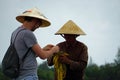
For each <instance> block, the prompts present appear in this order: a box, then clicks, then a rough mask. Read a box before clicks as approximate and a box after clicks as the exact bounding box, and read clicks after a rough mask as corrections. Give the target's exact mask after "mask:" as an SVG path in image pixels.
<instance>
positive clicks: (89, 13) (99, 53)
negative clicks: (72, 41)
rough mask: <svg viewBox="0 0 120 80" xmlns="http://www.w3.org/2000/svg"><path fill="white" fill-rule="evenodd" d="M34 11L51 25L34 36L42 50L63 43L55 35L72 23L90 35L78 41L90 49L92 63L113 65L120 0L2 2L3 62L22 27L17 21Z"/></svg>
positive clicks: (119, 25)
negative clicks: (14, 35) (26, 13)
mask: <svg viewBox="0 0 120 80" xmlns="http://www.w3.org/2000/svg"><path fill="white" fill-rule="evenodd" d="M34 7H36V8H38V9H40V11H41V12H42V13H43V14H44V15H45V16H46V17H47V18H48V19H49V20H50V22H51V25H50V26H49V27H46V28H39V29H37V30H36V31H35V32H34V34H35V36H36V38H37V40H38V43H39V44H40V46H41V47H44V46H45V45H47V44H54V45H56V44H57V43H59V42H62V41H64V39H63V38H62V37H61V36H60V35H54V33H56V32H57V31H58V30H59V29H60V28H61V27H62V26H63V25H64V24H65V23H66V22H67V21H68V20H72V21H73V22H75V23H76V24H77V25H78V26H79V27H80V28H81V29H82V30H83V31H84V32H85V33H86V34H87V35H85V36H82V35H81V36H79V37H78V38H77V40H78V41H81V42H83V43H85V44H86V45H87V47H88V54H89V60H90V57H91V58H92V61H93V63H96V64H98V65H104V64H105V63H112V62H114V59H115V58H116V55H117V51H118V48H119V47H120V36H119V34H120V31H119V30H120V0H0V26H1V27H0V28H1V29H0V62H1V61H2V58H3V56H4V54H5V52H6V50H7V48H8V46H9V44H10V37H11V33H12V32H13V31H14V30H15V29H16V28H17V27H19V26H20V25H22V24H21V23H19V22H17V21H16V19H15V17H16V16H18V15H19V14H21V13H22V12H24V11H25V10H28V9H31V8H34ZM37 61H38V63H42V62H43V61H45V60H41V59H39V58H37Z"/></svg>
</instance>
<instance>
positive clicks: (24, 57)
mask: <svg viewBox="0 0 120 80" xmlns="http://www.w3.org/2000/svg"><path fill="white" fill-rule="evenodd" d="M22 30H25V29H21V30H19V31H18V32H17V34H16V36H15V39H14V41H13V43H12V38H11V44H13V45H14V43H15V40H16V38H17V35H18V34H19V32H20V31H22ZM30 49H31V48H29V49H28V50H27V52H26V53H25V55H24V56H23V58H22V62H24V60H25V57H26V56H27V54H28V53H29V51H30Z"/></svg>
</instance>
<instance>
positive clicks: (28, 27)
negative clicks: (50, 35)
mask: <svg viewBox="0 0 120 80" xmlns="http://www.w3.org/2000/svg"><path fill="white" fill-rule="evenodd" d="M22 27H24V28H26V29H29V30H31V29H32V28H31V26H30V25H29V24H28V23H27V22H24V23H23V25H22Z"/></svg>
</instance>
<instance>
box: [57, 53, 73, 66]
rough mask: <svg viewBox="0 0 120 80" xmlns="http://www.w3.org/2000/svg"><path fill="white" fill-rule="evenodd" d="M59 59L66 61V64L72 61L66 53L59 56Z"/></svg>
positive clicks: (62, 61)
mask: <svg viewBox="0 0 120 80" xmlns="http://www.w3.org/2000/svg"><path fill="white" fill-rule="evenodd" d="M59 61H60V62H61V63H64V64H70V63H71V60H70V59H69V58H68V56H67V55H64V54H61V55H60V56H59Z"/></svg>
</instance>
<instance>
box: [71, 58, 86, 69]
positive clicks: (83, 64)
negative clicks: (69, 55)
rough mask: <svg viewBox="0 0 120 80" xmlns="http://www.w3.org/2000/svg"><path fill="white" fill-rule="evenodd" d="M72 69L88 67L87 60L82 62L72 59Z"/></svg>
mask: <svg viewBox="0 0 120 80" xmlns="http://www.w3.org/2000/svg"><path fill="white" fill-rule="evenodd" d="M69 65H70V69H71V70H77V71H78V70H83V69H85V68H86V66H87V62H85V61H80V62H76V61H72V60H71V62H70V64H69Z"/></svg>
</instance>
